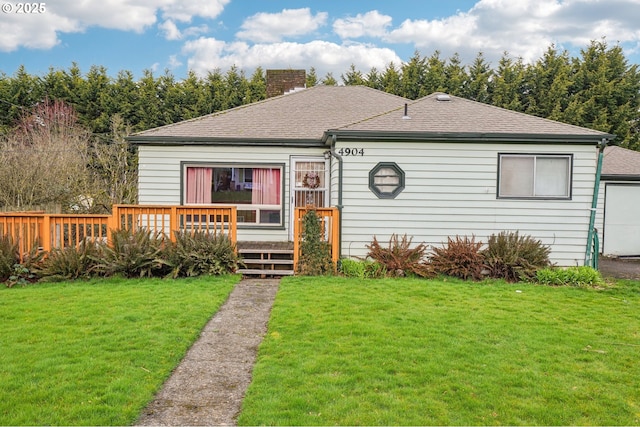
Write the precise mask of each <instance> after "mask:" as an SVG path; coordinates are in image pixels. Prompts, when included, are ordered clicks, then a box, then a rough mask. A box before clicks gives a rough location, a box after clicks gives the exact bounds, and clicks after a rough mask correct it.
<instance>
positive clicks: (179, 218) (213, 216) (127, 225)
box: [0, 205, 237, 255]
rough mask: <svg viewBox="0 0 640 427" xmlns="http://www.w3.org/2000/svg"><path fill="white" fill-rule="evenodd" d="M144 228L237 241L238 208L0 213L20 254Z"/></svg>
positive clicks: (0, 229)
mask: <svg viewBox="0 0 640 427" xmlns="http://www.w3.org/2000/svg"><path fill="white" fill-rule="evenodd" d="M141 228H143V229H148V230H151V231H152V232H154V233H158V234H161V235H163V236H165V237H168V238H169V239H171V240H175V235H174V232H175V231H197V230H203V231H208V232H213V233H224V234H226V235H227V236H228V237H229V239H231V241H233V242H236V240H237V228H236V207H235V206H215V207H214V206H198V207H193V206H152V205H114V206H113V211H112V214H111V215H83V214H78V215H76V214H45V213H42V212H8V213H0V236H3V235H9V236H11V237H12V238H13V240H14V241H17V242H18V245H19V250H20V254H21V255H23V254H25V253H28V252H29V251H30V250H31V249H32V248H33V247H34V245H36V244H37V245H38V247H39V248H41V249H42V250H44V251H50V250H51V249H53V248H65V247H69V246H75V245H78V244H79V243H80V242H82V241H83V240H87V239H88V240H91V241H96V240H102V241H107V240H108V239H109V237H110V233H111V230H119V229H131V230H137V229H141Z"/></svg>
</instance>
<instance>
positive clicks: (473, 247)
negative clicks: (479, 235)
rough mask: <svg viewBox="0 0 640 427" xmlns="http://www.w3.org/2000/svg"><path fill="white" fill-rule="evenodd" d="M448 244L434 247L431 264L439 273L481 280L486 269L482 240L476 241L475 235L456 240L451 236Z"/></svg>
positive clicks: (457, 237) (458, 237)
mask: <svg viewBox="0 0 640 427" xmlns="http://www.w3.org/2000/svg"><path fill="white" fill-rule="evenodd" d="M447 240H448V241H447V245H446V246H444V245H443V247H441V248H436V247H434V248H433V255H431V257H430V260H431V266H432V268H433V270H434V271H435V272H436V273H437V274H444V275H446V276H451V277H457V278H460V279H464V280H468V279H473V280H481V279H482V278H483V275H482V272H483V270H484V257H483V255H482V252H481V250H480V249H481V248H482V242H476V241H475V236H472V237H471V239H469V238H468V237H466V236H465V237H464V238H461V237H460V236H456V238H455V240H454V239H452V238H451V237H449V238H448V239H447Z"/></svg>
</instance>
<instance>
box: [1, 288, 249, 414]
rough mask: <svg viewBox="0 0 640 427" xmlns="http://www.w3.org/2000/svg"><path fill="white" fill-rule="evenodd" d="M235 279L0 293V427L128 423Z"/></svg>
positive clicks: (160, 384)
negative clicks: (0, 330) (1, 426)
mask: <svg viewBox="0 0 640 427" xmlns="http://www.w3.org/2000/svg"><path fill="white" fill-rule="evenodd" d="M238 280H239V279H238V277H236V276H224V277H216V278H209V277H208V278H204V277H202V278H194V279H184V280H160V279H141V280H124V279H109V280H95V281H90V282H75V283H63V284H48V285H34V286H29V287H25V288H14V289H6V288H4V287H2V288H1V289H0V324H1V325H2V332H1V335H0V425H127V424H132V423H134V422H135V420H136V419H137V417H138V416H139V414H140V412H141V410H142V409H143V408H144V407H145V405H146V404H147V403H148V402H149V401H150V400H151V399H152V398H153V396H154V394H155V393H156V392H157V391H158V390H159V388H160V387H161V386H162V383H163V382H164V380H165V379H166V378H168V376H169V375H170V373H171V371H172V370H173V368H174V367H175V366H176V365H177V364H178V362H179V361H180V360H181V359H182V356H183V355H184V354H185V352H186V350H187V349H188V348H189V346H190V345H191V344H192V343H193V342H194V341H195V339H196V338H197V337H198V335H199V333H200V331H201V330H202V328H203V327H204V325H205V324H206V322H207V320H208V319H209V318H210V317H211V316H212V315H213V314H214V313H215V312H216V311H217V309H218V308H219V306H220V305H221V304H222V303H223V302H224V301H225V300H226V298H227V296H228V294H229V293H230V291H231V289H232V288H233V286H234V284H235V283H236V282H237V281H238Z"/></svg>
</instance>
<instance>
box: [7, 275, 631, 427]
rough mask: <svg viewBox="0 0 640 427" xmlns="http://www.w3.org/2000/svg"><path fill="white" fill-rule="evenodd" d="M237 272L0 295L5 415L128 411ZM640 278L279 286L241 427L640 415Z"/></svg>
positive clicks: (41, 421) (79, 418) (20, 419)
mask: <svg viewBox="0 0 640 427" xmlns="http://www.w3.org/2000/svg"><path fill="white" fill-rule="evenodd" d="M237 280H238V277H237V276H225V277H220V278H206V277H202V278H198V279H185V280H176V281H171V280H161V279H145V280H120V279H109V280H95V281H91V282H76V283H65V284H50V285H46V284H42V285H34V286H30V287H26V288H16V289H4V288H2V289H0V322H2V328H3V330H2V334H1V335H0V348H1V349H2V351H1V352H0V425H45V424H48V425H126V424H132V423H134V422H135V421H136V419H137V418H138V416H139V414H140V411H141V410H142V409H143V408H144V406H145V404H146V403H147V402H148V401H149V400H151V399H152V398H153V395H154V393H155V392H156V391H157V390H158V389H159V388H160V387H161V385H162V383H163V381H164V380H165V379H166V378H167V377H168V376H169V374H170V373H171V371H172V370H173V369H174V367H175V366H176V365H177V364H178V363H179V361H180V359H181V357H182V356H183V355H184V353H185V352H186V350H187V348H188V347H189V346H190V345H191V343H192V342H193V341H194V340H195V339H196V337H197V336H198V333H199V332H200V330H201V328H202V327H203V326H204V324H205V323H206V322H207V320H208V319H209V318H210V317H211V316H212V315H213V314H214V313H215V312H216V310H217V309H218V307H219V306H220V305H221V304H222V302H223V301H224V300H225V299H226V298H227V295H228V294H229V292H230V291H231V289H232V288H233V286H234V284H235V283H236V281H237ZM639 353H640V282H625V281H620V282H618V285H617V286H616V287H613V288H608V289H602V290H595V289H585V288H570V287H560V288H552V287H547V286H540V285H530V284H523V283H518V284H505V283H502V282H486V283H468V282H462V281H458V280H444V279H437V280H424V279H381V280H359V279H348V278H341V277H292V278H286V279H283V280H282V282H281V285H280V290H279V293H278V295H277V298H276V302H275V305H274V308H273V311H272V315H271V320H270V322H269V329H268V332H267V336H266V337H265V340H264V342H263V343H262V345H261V346H260V349H259V354H258V362H257V364H256V367H255V369H254V373H253V374H254V377H253V382H252V384H251V385H250V387H249V390H248V391H247V396H246V398H245V400H244V402H243V407H242V411H241V413H240V417H239V420H238V422H239V424H240V425H430V424H431V425H436V424H437V425H534V424H535V425H638V424H640V388H638V386H637V379H638V378H640V364H639V363H638V354H639Z"/></svg>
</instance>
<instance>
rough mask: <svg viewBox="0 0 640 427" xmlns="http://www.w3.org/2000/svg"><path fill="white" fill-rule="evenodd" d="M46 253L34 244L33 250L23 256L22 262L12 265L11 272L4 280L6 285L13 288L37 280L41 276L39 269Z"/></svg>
mask: <svg viewBox="0 0 640 427" xmlns="http://www.w3.org/2000/svg"><path fill="white" fill-rule="evenodd" d="M44 255H45V252H44V251H42V250H40V248H39V247H38V245H37V244H34V245H33V247H32V249H31V251H29V253H27V254H25V255H24V256H23V257H22V258H23V259H22V262H16V263H15V264H13V265H12V266H11V273H10V275H9V277H8V278H7V279H6V281H5V282H4V283H5V285H6V286H7V287H9V288H12V287H14V286H15V285H20V286H25V285H28V284H30V283H35V282H37V281H38V280H39V278H40V276H39V275H38V273H37V271H38V268H39V265H40V264H41V263H42V260H43V258H44Z"/></svg>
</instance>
